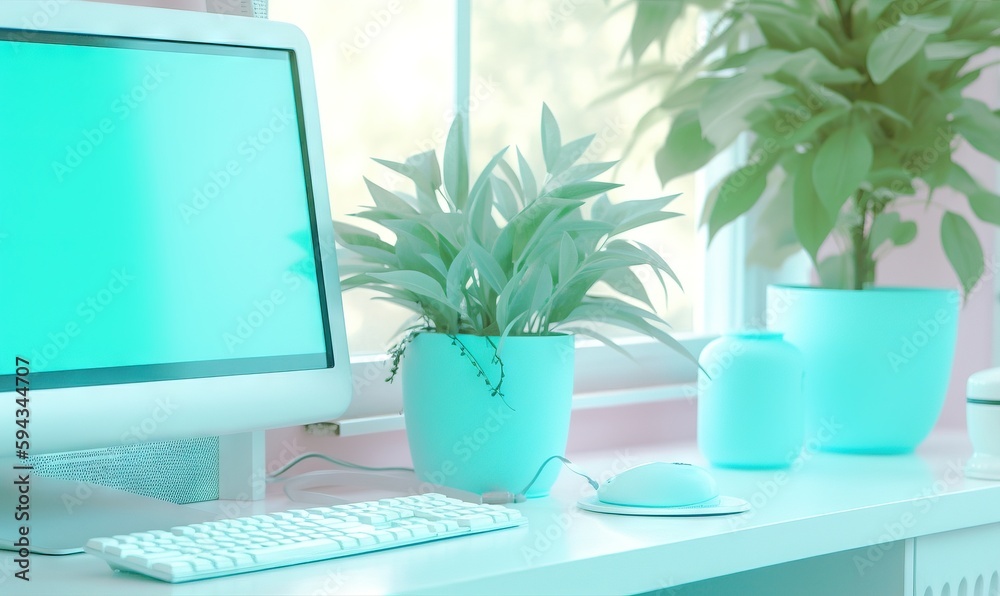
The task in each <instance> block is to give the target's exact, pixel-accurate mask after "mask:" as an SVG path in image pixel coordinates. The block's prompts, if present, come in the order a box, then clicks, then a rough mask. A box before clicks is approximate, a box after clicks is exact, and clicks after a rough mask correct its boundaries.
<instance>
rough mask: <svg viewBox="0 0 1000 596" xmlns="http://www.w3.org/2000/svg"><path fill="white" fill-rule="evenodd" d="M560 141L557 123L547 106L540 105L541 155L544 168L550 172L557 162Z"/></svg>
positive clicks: (560, 146)
mask: <svg viewBox="0 0 1000 596" xmlns="http://www.w3.org/2000/svg"><path fill="white" fill-rule="evenodd" d="M561 149H562V140H561V138H560V135H559V123H558V122H556V117H555V116H553V115H552V110H550V109H549V106H548V105H546V104H544V103H543V104H542V154H543V155H544V156H545V168H546V169H547V170H548V171H550V172H551V171H552V168H554V167H555V165H556V162H557V161H558V160H559V151H560V150H561Z"/></svg>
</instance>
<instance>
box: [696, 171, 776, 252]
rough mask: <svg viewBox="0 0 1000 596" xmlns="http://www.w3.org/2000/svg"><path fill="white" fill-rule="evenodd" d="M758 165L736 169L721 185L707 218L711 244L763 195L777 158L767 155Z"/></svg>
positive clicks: (708, 207) (709, 207)
mask: <svg viewBox="0 0 1000 596" xmlns="http://www.w3.org/2000/svg"><path fill="white" fill-rule="evenodd" d="M762 159H763V161H761V162H759V163H751V164H748V165H745V166H743V167H742V168H740V169H738V170H736V171H735V172H733V173H732V174H730V175H729V176H728V177H726V179H725V180H723V181H722V182H721V183H720V184H719V186H718V193H717V194H716V195H715V199H714V204H713V205H711V206H706V208H707V209H711V211H710V212H709V216H708V238H709V242H711V241H712V239H713V238H715V235H716V234H718V233H719V230H720V229H722V227H723V226H725V225H727V224H729V223H730V222H732V221H733V220H735V219H736V218H737V217H739V216H741V215H743V214H744V213H746V212H747V211H749V210H750V208H751V207H753V206H754V204H756V203H757V199H759V198H760V196H761V195H762V194H763V193H764V187H765V185H766V184H767V173H768V172H770V171H771V168H772V167H773V166H774V156H765V157H763V158H762Z"/></svg>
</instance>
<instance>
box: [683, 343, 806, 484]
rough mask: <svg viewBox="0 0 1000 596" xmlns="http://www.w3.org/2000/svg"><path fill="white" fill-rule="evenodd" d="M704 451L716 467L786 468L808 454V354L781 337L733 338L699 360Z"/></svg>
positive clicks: (713, 345) (709, 349)
mask: <svg viewBox="0 0 1000 596" xmlns="http://www.w3.org/2000/svg"><path fill="white" fill-rule="evenodd" d="M698 363H699V364H700V365H701V368H700V370H699V372H698V447H699V448H700V449H701V452H702V454H704V456H705V459H707V460H708V461H709V462H711V463H712V465H715V466H722V467H729V468H784V467H788V466H789V465H791V463H792V461H793V460H794V459H795V458H796V457H797V456H798V455H799V452H800V451H801V449H802V440H803V434H804V431H803V429H804V427H805V418H804V417H805V413H804V411H803V405H802V377H803V374H802V370H803V362H802V354H801V353H800V352H799V350H797V349H796V348H795V346H793V345H792V344H790V343H788V342H786V341H783V340H782V338H781V334H780V333H775V332H767V331H745V332H737V333H728V334H726V335H724V336H722V337H720V338H718V339H716V340H714V341H712V342H711V343H710V344H708V345H707V346H705V349H704V350H702V351H701V356H699V358H698Z"/></svg>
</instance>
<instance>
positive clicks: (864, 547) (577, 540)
mask: <svg viewBox="0 0 1000 596" xmlns="http://www.w3.org/2000/svg"><path fill="white" fill-rule="evenodd" d="M970 453H971V448H970V447H969V445H968V442H967V440H966V438H965V437H964V435H948V436H936V437H932V438H931V439H930V440H929V441H928V442H927V443H925V445H924V446H923V447H921V448H920V450H919V451H918V452H917V454H916V455H913V456H897V457H857V456H836V455H826V454H807V459H805V460H804V465H802V466H801V468H800V469H798V470H796V471H793V472H789V473H786V474H785V475H781V474H780V473H776V472H773V471H766V472H737V471H724V470H715V475H716V478H717V479H718V480H719V483H720V485H721V487H722V489H723V492H724V494H730V495H737V496H741V497H744V498H746V499H748V500H750V501H751V502H752V504H753V506H754V508H753V510H752V511H751V512H750V513H747V514H742V516H729V517H716V518H673V519H671V518H638V517H620V516H607V515H599V514H592V513H588V512H584V511H580V510H578V509H577V508H576V507H575V506H574V502H575V501H576V498H578V497H579V496H580V495H584V494H587V493H588V491H589V490H590V489H589V488H588V487H587V485H586V483H585V482H584V481H583V480H582V479H580V478H578V477H576V476H574V475H572V474H570V473H568V472H564V473H563V474H562V475H561V476H560V479H559V482H558V483H557V484H556V487H555V489H554V491H553V496H551V497H549V498H546V499H540V500H535V501H532V502H529V503H524V504H519V505H515V507H517V508H519V509H520V510H521V511H522V512H524V514H525V515H526V516H527V517H528V519H529V524H528V526H527V527H522V528H517V529H513V530H504V531H498V532H493V533H488V534H483V535H479V536H470V537H463V538H456V539H452V540H446V541H441V542H435V543H430V544H424V545H417V546H410V547H405V548H401V549H397V550H393V551H386V552H381V553H372V554H368V555H361V556H357V557H353V558H346V559H334V560H331V561H326V562H319V563H312V564H308V565H300V566H296V567H287V568H283V569H277V570H272V571H264V572H257V573H251V574H244V575H239V576H232V577H228V578H221V579H215V580H206V581H201V582H193V583H188V584H179V585H170V584H165V583H161V582H157V581H155V580H148V579H145V578H143V577H138V576H130V575H116V574H112V572H111V571H110V569H109V568H108V567H107V565H106V564H105V563H104V562H102V561H100V560H98V559H96V558H94V557H91V556H89V555H71V556H67V557H45V556H40V555H35V556H33V557H32V562H31V563H32V564H31V577H32V581H31V582H29V583H25V582H22V581H20V580H15V579H14V578H13V577H11V575H12V569H13V562H12V559H13V557H12V554H11V553H3V554H0V592H2V593H4V594H55V593H74V594H80V593H94V594H252V593H263V594H272V593H287V594H357V593H373V592H374V593H385V592H407V593H435V594H475V593H484V594H518V593H531V594H534V593H543V592H550V593H572V594H587V593H599V594H608V593H616V594H621V593H639V592H647V591H653V590H661V589H665V588H671V587H673V586H679V585H681V584H688V583H690V582H700V581H701V580H706V579H708V578H717V577H720V576H730V577H728V578H723V579H721V580H713V581H714V583H710V582H703V583H701V584H694V585H691V586H685V587H684V588H681V589H678V590H673V589H670V590H665V593H668V594H694V593H699V594H721V593H731V592H732V591H733V590H734V589H735V588H733V587H732V586H733V585H739V586H740V588H739V592H740V593H742V594H754V593H761V594H763V593H768V594H773V593H785V592H787V593H790V594H801V593H809V594H879V595H888V594H907V595H908V596H909V595H910V594H916V595H917V596H924V595H925V594H926V593H927V592H925V589H926V587H927V586H931V588H932V591H931V592H929V593H930V594H933V595H937V594H940V590H941V588H942V587H943V582H944V581H946V580H947V581H950V582H952V583H951V585H950V589H951V593H952V594H955V593H957V588H958V582H959V581H961V579H962V578H963V577H965V578H966V581H967V582H968V584H967V586H968V594H970V596H971V595H972V594H973V587H974V582H975V580H976V577H977V576H976V574H979V573H982V574H985V585H986V591H985V592H984V594H989V581H990V574H991V573H993V572H994V571H1000V482H987V481H977V480H969V479H966V478H964V477H963V476H962V475H961V466H962V465H963V464H964V461H965V459H966V458H967V457H968V456H969V454H970ZM576 459H577V460H578V461H579V462H580V463H581V465H582V466H583V467H584V468H585V469H587V470H588V471H590V472H591V473H592V474H598V475H599V474H601V473H602V471H603V472H604V473H609V472H610V471H611V470H613V469H615V468H618V469H620V468H621V467H622V466H629V465H635V464H638V463H642V462H644V461H649V460H654V459H658V460H665V461H674V460H681V461H691V462H694V463H703V460H702V458H701V457H700V455H699V454H698V452H697V450H696V449H694V447H693V446H691V445H673V446H671V445H662V446H657V447H650V448H648V449H642V450H639V449H631V450H624V451H622V452H621V453H619V454H608V453H601V454H582V455H578V456H577V457H576ZM266 507H267V508H268V509H280V508H290V507H291V505H290V504H288V503H287V502H285V501H284V500H283V497H282V496H281V495H280V494H278V495H275V496H273V497H271V498H270V499H269V501H268V502H267V503H266ZM990 524H992V526H990ZM964 528H971V529H968V530H963V529H964ZM930 535H935V536H930ZM873 545H874V546H873ZM956 548H957V549H958V550H957V551H956ZM851 549H861V550H854V551H852V552H847V551H851ZM990 549H992V550H990ZM963 550H964V551H966V552H962V551H963ZM837 553H840V554H837ZM949 553H950V554H949ZM956 553H957V554H956ZM810 557H813V558H812V559H810V560H808V561H802V562H799V563H790V562H794V561H799V560H801V559H806V558H810ZM949 557H950V558H949ZM959 559H960V560H961V562H960V563H955V562H954V561H956V560H959ZM769 566H776V567H769ZM759 568H767V569H761V570H759V571H750V572H748V573H740V572H747V571H748V570H756V569H759ZM731 574H740V575H737V576H731ZM726 582H729V583H726ZM732 582H738V584H733V583H732ZM803 582H809V585H808V588H806V587H804V585H803ZM726 586H729V587H726Z"/></svg>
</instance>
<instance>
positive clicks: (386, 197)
mask: <svg viewBox="0 0 1000 596" xmlns="http://www.w3.org/2000/svg"><path fill="white" fill-rule="evenodd" d="M362 179H363V180H364V181H365V186H367V187H368V194H370V195H371V196H372V200H374V201H375V206H376V207H378V208H379V209H382V210H384V211H394V212H396V213H399V214H404V215H405V214H410V215H412V214H414V213H416V212H417V210H416V209H414V208H413V207H412V206H411V205H410V204H409V203H407V202H406V201H405V200H403V199H402V198H400V197H399V195H397V194H396V193H393V192H390V191H388V190H386V189H384V188H382V187H381V186H379V185H378V184H375V183H374V182H372V181H371V180H369V179H368V178H365V177H362Z"/></svg>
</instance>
